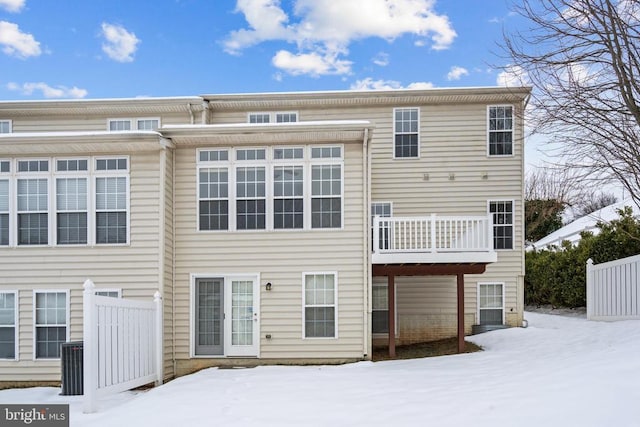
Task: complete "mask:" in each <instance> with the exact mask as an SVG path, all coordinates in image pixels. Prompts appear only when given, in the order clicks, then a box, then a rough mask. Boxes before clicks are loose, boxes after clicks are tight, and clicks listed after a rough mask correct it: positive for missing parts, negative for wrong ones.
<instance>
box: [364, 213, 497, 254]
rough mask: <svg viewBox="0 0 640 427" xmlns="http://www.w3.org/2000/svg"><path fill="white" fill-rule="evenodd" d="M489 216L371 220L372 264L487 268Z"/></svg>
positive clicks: (490, 231)
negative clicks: (458, 265) (477, 265)
mask: <svg viewBox="0 0 640 427" xmlns="http://www.w3.org/2000/svg"><path fill="white" fill-rule="evenodd" d="M497 260H498V256H497V254H496V252H495V251H494V250H493V222H492V218H491V217H490V216H438V215H436V214H432V215H430V216H424V217H379V216H376V217H375V218H374V220H373V253H372V256H371V261H372V263H373V264H488V263H493V262H496V261H497Z"/></svg>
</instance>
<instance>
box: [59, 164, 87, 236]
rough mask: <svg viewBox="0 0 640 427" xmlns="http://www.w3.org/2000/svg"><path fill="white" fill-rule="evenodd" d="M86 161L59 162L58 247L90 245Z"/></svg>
mask: <svg viewBox="0 0 640 427" xmlns="http://www.w3.org/2000/svg"><path fill="white" fill-rule="evenodd" d="M88 166H89V161H88V160H87V159H62V160H56V172H57V174H56V211H57V213H56V232H57V244H58V245H82V244H86V243H87V228H88V227H87V221H88V203H87V191H88V190H87V188H88V180H89V178H88Z"/></svg>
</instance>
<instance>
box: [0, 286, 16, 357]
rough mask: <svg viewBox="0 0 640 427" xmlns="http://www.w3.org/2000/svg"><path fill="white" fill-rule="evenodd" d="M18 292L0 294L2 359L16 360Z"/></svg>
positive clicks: (0, 350) (0, 347)
mask: <svg viewBox="0 0 640 427" xmlns="http://www.w3.org/2000/svg"><path fill="white" fill-rule="evenodd" d="M17 302H18V301H17V292H15V291H2V292H0V359H16V343H17V340H16V332H17V328H16V318H17V317H16V313H17V310H16V307H17V306H18V304H17Z"/></svg>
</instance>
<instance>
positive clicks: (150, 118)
mask: <svg viewBox="0 0 640 427" xmlns="http://www.w3.org/2000/svg"><path fill="white" fill-rule="evenodd" d="M152 120H156V121H157V122H158V127H157V128H156V129H140V122H142V121H152ZM134 121H135V124H136V127H135V129H132V130H137V131H146V132H157V131H158V129H160V128H161V127H162V122H161V121H160V117H136V118H135V119H134Z"/></svg>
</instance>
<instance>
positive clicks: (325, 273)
mask: <svg viewBox="0 0 640 427" xmlns="http://www.w3.org/2000/svg"><path fill="white" fill-rule="evenodd" d="M318 275H323V276H328V275H333V305H331V304H322V305H310V306H309V307H333V324H334V331H333V336H332V337H308V336H307V334H306V325H307V316H306V308H307V298H306V291H307V287H306V286H307V276H318ZM338 289H339V280H338V272H337V271H304V272H302V339H303V340H337V339H338V337H339V334H338V330H339V328H338V324H339V323H338V318H339V316H338Z"/></svg>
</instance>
